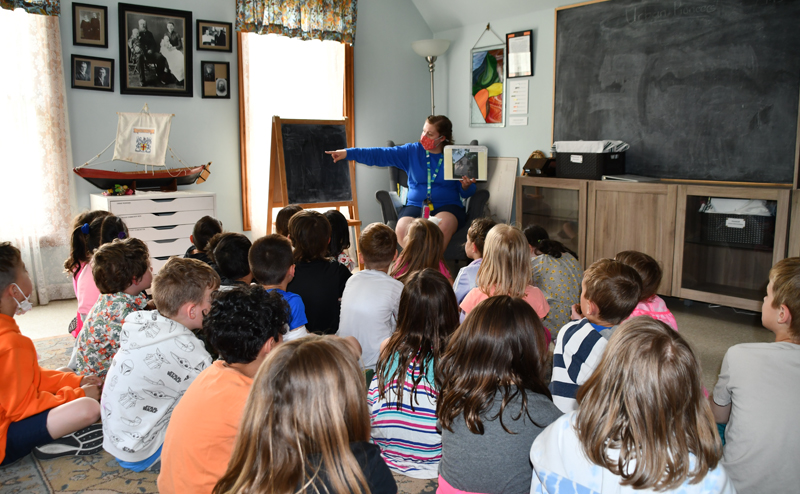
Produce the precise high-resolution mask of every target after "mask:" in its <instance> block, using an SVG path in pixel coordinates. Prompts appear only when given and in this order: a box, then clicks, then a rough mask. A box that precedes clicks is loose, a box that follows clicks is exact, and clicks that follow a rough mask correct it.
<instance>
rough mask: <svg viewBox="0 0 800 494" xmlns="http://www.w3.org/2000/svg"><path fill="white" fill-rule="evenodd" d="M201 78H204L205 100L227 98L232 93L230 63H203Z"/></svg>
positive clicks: (201, 63)
mask: <svg viewBox="0 0 800 494" xmlns="http://www.w3.org/2000/svg"><path fill="white" fill-rule="evenodd" d="M200 66H201V67H202V69H201V70H200V72H201V77H202V78H203V85H202V87H203V98H226V99H229V98H230V97H231V93H230V82H231V81H230V77H231V76H230V73H231V64H230V62H208V61H205V60H203V61H201V62H200Z"/></svg>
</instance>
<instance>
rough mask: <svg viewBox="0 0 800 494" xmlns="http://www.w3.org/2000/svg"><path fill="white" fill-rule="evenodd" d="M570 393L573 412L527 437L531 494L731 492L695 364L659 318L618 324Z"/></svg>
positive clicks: (772, 469) (794, 485) (693, 359)
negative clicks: (575, 404)
mask: <svg viewBox="0 0 800 494" xmlns="http://www.w3.org/2000/svg"><path fill="white" fill-rule="evenodd" d="M577 398H578V403H579V404H580V405H579V408H578V410H577V412H570V413H568V414H566V415H564V416H563V417H561V418H559V419H558V420H557V421H556V422H555V423H553V424H552V425H550V427H548V428H547V429H545V431H544V432H542V433H541V434H540V435H539V437H537V438H536V440H535V441H534V442H533V446H532V447H531V450H530V460H531V463H532V464H533V469H534V475H533V478H532V485H531V488H530V492H532V493H534V492H536V493H546V494H559V493H562V494H563V493H564V492H573V493H577V492H586V493H590V492H591V493H595V492H597V493H620V494H622V493H624V494H635V493H646V492H673V493H681V494H734V493H735V492H736V491H735V490H734V488H733V485H732V484H731V482H730V479H729V478H728V475H729V474H730V470H728V475H726V471H725V469H724V468H722V465H721V464H720V463H719V460H720V456H721V453H722V447H721V446H722V445H721V444H720V440H719V436H718V435H717V431H716V428H715V426H714V418H713V417H712V415H711V410H710V409H709V407H708V404H707V402H706V400H705V398H704V397H703V391H702V385H701V374H700V363H699V362H698V361H697V358H696V357H695V355H694V353H693V352H692V349H691V348H690V347H689V345H688V343H686V341H684V340H683V338H681V337H680V335H678V333H676V332H675V331H672V330H671V329H670V327H669V326H667V325H666V324H664V323H663V322H661V321H656V320H653V319H652V318H649V317H644V316H642V317H636V318H633V319H629V320H627V321H625V322H624V323H622V324H621V325H620V327H619V329H618V330H617V331H616V332H615V333H614V335H613V336H612V337H611V339H610V340H609V342H608V348H607V349H606V352H605V354H604V355H603V358H602V360H601V361H600V363H599V364H598V366H597V368H596V369H595V370H594V372H593V373H592V375H591V377H590V378H589V379H588V380H587V381H586V383H585V384H584V385H583V386H581V388H580V390H578V397H577ZM770 467H771V470H770V473H773V472H774V468H775V467H776V465H774V464H773V465H770ZM795 470H796V468H795ZM765 474H766V473H765ZM766 475H769V474H766ZM795 478H796V477H795ZM796 487H797V485H796V484H793V485H792V487H790V488H789V490H787V491H781V492H790V491H793V490H794V489H795V488H796ZM740 492H741V491H740ZM759 492H762V491H759Z"/></svg>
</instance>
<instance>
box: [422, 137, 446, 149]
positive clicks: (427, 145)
mask: <svg viewBox="0 0 800 494" xmlns="http://www.w3.org/2000/svg"><path fill="white" fill-rule="evenodd" d="M442 139H444V136H439V137H437V138H435V139H434V138H432V137H428V135H427V134H425V133H423V134H422V136H420V138H419V143H420V144H422V147H423V148H424V149H425V151H431V150H433V149H436V146H438V145H439V142H441V140H442Z"/></svg>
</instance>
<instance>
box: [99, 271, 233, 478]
mask: <svg viewBox="0 0 800 494" xmlns="http://www.w3.org/2000/svg"><path fill="white" fill-rule="evenodd" d="M218 286H219V275H217V273H216V272H215V271H214V270H213V269H212V268H211V266H209V265H208V264H205V263H204V262H202V261H199V260H197V259H181V258H179V257H173V258H172V259H170V260H169V261H167V263H166V264H164V266H163V267H162V268H161V269H160V270H159V272H158V274H157V275H156V276H155V278H154V279H153V300H154V301H155V304H156V307H157V308H158V310H152V311H138V312H134V313H133V314H131V315H129V316H128V317H127V318H126V319H125V323H124V324H123V325H122V332H121V334H120V345H119V351H118V352H117V354H116V355H115V356H114V360H113V362H112V364H111V369H110V370H109V371H108V376H107V378H106V384H105V386H104V387H103V396H102V398H101V400H100V404H101V405H102V408H103V435H104V439H103V449H105V450H106V451H107V452H108V453H109V454H111V455H112V456H114V457H115V458H116V459H117V461H118V462H119V464H120V466H122V467H123V468H127V469H129V470H133V471H134V472H141V471H143V470H145V469H147V468H151V467H152V466H153V465H154V464H156V463H157V462H158V461H159V460H160V457H161V447H162V445H163V444H164V435H165V434H166V431H167V424H169V420H170V417H171V415H172V410H174V409H175V406H176V405H177V404H178V402H179V401H180V399H181V397H182V396H183V394H184V393H185V392H186V390H187V388H188V387H189V385H190V384H191V383H192V381H194V379H195V378H196V377H197V375H198V374H200V372H202V371H203V369H205V368H206V367H208V366H210V365H211V362H212V360H211V356H210V355H209V353H208V352H207V351H206V349H205V347H204V346H203V342H202V341H200V340H199V339H198V338H197V336H195V334H194V332H195V331H197V330H199V329H200V328H202V327H203V316H204V315H205V314H206V312H208V309H209V307H211V292H212V291H214V290H216V289H217V287H218Z"/></svg>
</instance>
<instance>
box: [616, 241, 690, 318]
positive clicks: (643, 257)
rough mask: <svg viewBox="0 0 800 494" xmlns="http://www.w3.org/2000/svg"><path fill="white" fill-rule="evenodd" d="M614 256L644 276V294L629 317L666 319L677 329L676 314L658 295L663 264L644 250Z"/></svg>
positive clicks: (628, 251)
mask: <svg viewBox="0 0 800 494" xmlns="http://www.w3.org/2000/svg"><path fill="white" fill-rule="evenodd" d="M614 258H615V259H616V260H617V261H619V262H621V263H622V264H626V265H628V266H630V267H632V268H633V269H635V270H636V272H637V273H639V276H640V277H641V278H642V295H641V297H640V299H639V304H638V305H637V306H636V308H635V309H633V312H632V313H631V315H630V317H629V319H630V318H632V317H636V316H650V317H652V318H653V319H657V320H659V321H664V322H665V323H667V324H669V326H670V327H671V328H672V329H674V330H675V331H677V330H678V322H677V321H676V320H675V316H673V315H672V312H670V311H669V309H668V308H667V304H666V303H665V302H664V300H663V299H662V298H661V297H659V296H658V295H656V291H657V290H658V285H660V284H661V276H662V272H661V266H659V265H658V261H656V260H655V259H653V258H652V257H650V256H648V255H647V254H645V253H643V252H638V251H635V250H626V251H623V252H620V253H619V254H617V255H616V256H614Z"/></svg>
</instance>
